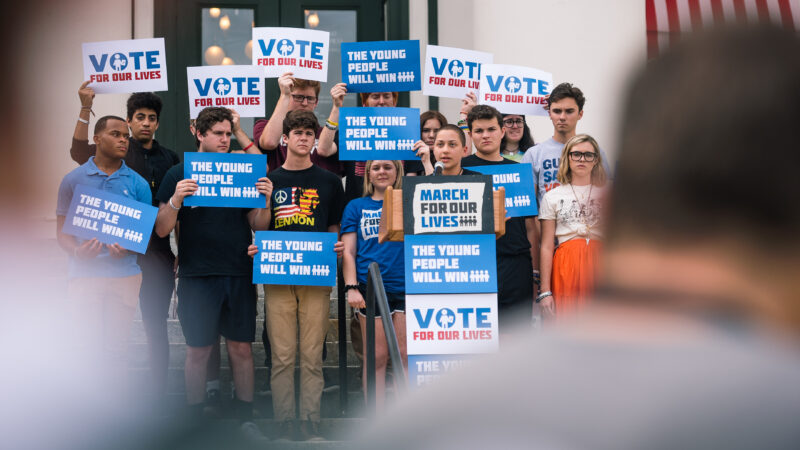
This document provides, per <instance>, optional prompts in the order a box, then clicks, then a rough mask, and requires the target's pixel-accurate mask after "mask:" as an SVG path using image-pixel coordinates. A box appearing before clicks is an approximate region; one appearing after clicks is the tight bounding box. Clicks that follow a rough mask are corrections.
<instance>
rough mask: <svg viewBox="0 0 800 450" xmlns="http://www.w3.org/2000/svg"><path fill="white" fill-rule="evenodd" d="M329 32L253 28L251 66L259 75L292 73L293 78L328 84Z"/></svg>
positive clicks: (268, 75) (268, 76)
mask: <svg viewBox="0 0 800 450" xmlns="http://www.w3.org/2000/svg"><path fill="white" fill-rule="evenodd" d="M329 40H330V33H328V32H327V31H320V30H306V29H304V28H279V27H260V28H253V65H254V66H260V67H263V68H264V69H263V76H264V77H266V78H277V77H279V76H281V75H283V74H284V73H286V72H292V73H293V74H294V77H295V78H302V79H304V80H316V81H323V82H324V81H328V51H329V48H330V46H329Z"/></svg>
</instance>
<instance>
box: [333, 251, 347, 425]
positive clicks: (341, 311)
mask: <svg viewBox="0 0 800 450" xmlns="http://www.w3.org/2000/svg"><path fill="white" fill-rule="evenodd" d="M338 266H339V270H338V272H339V273H338V276H339V280H338V282H337V283H336V286H337V287H338V289H337V291H338V297H337V298H338V300H339V301H338V302H337V309H338V314H337V317H338V318H339V319H338V320H337V323H338V329H339V330H338V331H339V412H340V414H341V416H342V417H347V409H348V405H347V385H348V383H347V300H345V295H344V276H343V275H342V264H341V262H340V263H339V264H338Z"/></svg>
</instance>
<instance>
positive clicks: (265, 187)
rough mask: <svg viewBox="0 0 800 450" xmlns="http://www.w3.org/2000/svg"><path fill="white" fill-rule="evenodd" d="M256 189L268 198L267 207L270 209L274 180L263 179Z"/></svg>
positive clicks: (259, 181)
mask: <svg viewBox="0 0 800 450" xmlns="http://www.w3.org/2000/svg"><path fill="white" fill-rule="evenodd" d="M256 189H257V190H258V193H259V194H261V195H264V196H266V197H267V207H269V200H270V198H272V180H270V179H269V178H267V177H261V178H259V179H258V181H257V182H256Z"/></svg>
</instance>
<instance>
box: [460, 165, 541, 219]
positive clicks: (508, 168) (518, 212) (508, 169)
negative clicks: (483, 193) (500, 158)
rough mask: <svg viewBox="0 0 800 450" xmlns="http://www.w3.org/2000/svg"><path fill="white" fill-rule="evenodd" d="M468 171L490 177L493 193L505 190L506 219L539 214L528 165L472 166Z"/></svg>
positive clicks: (531, 174) (531, 173)
mask: <svg viewBox="0 0 800 450" xmlns="http://www.w3.org/2000/svg"><path fill="white" fill-rule="evenodd" d="M470 170H474V171H476V172H480V173H482V174H485V175H491V176H492V184H493V187H494V190H495V191H496V190H497V189H498V188H499V187H500V186H502V187H504V188H505V190H506V217H527V216H535V215H538V214H539V211H538V208H537V207H536V198H535V196H534V187H533V172H532V171H531V165H530V164H528V163H524V164H498V165H493V166H474V167H470Z"/></svg>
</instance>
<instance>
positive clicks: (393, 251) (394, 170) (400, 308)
mask: <svg viewBox="0 0 800 450" xmlns="http://www.w3.org/2000/svg"><path fill="white" fill-rule="evenodd" d="M365 174H366V176H365V177H364V193H365V196H364V197H361V198H359V199H356V200H353V201H351V202H350V203H348V204H347V207H346V208H345V210H344V215H343V216H342V241H343V242H344V255H343V257H342V272H343V275H344V282H345V289H346V291H345V295H346V296H347V303H348V304H350V306H351V307H353V308H356V311H357V316H358V320H359V322H360V323H361V327H360V328H361V339H362V342H365V341H366V339H367V328H366V303H365V299H366V297H367V271H368V267H369V264H370V263H372V262H373V261H374V262H377V263H378V266H379V267H380V269H381V277H382V278H383V284H384V287H385V289H386V295H387V297H388V299H389V308H390V309H391V314H392V322H394V328H395V332H396V333H397V342H398V344H399V346H400V356H401V357H402V360H403V363H404V364H407V361H408V356H407V354H406V333H405V330H406V313H405V303H406V301H405V263H404V259H403V243H402V242H384V243H383V244H381V243H378V228H379V225H380V220H381V211H383V198H384V194H385V193H386V188H387V187H389V186H392V187H393V188H394V189H400V188H401V187H402V180H403V164H402V162H401V161H367V165H366V170H365ZM375 315H376V317H375V378H376V390H375V396H376V400H377V405H378V408H379V409H381V408H382V406H383V398H384V386H385V383H386V364H387V362H388V359H389V350H388V346H387V344H386V336H384V333H383V325H382V324H381V323H380V320H381V319H380V312H379V311H378V310H377V309H376V311H375ZM366 371H367V366H366V365H365V366H363V377H362V380H363V382H364V393H365V396H366V392H367V391H366V389H367V386H366V382H367V373H366Z"/></svg>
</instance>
